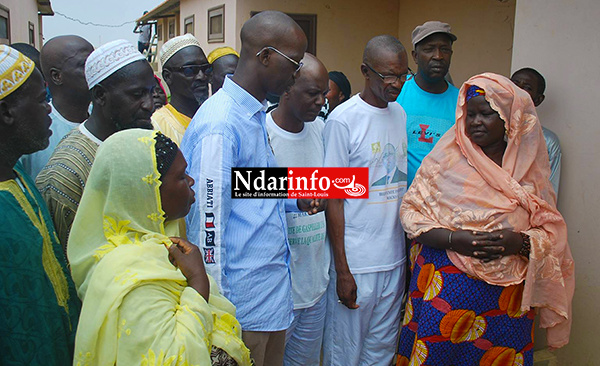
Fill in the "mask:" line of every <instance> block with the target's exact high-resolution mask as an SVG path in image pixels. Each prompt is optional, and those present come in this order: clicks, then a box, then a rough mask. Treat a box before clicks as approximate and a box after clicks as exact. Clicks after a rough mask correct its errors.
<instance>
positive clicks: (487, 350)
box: [396, 242, 535, 366]
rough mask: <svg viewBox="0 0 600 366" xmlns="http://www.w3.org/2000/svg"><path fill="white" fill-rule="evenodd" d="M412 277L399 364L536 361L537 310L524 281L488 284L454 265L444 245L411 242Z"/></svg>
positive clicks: (495, 365)
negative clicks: (524, 308) (527, 306)
mask: <svg viewBox="0 0 600 366" xmlns="http://www.w3.org/2000/svg"><path fill="white" fill-rule="evenodd" d="M410 260H411V270H412V278H411V282H410V286H409V291H408V302H407V304H406V312H405V316H404V321H403V323H402V330H401V332H400V342H399V346H398V353H399V354H398V357H397V361H396V366H400V365H401V366H407V365H410V366H419V365H427V366H450V365H452V366H513V365H514V366H524V365H528V366H530V365H532V364H533V320H534V317H535V310H533V309H532V310H530V311H528V312H521V311H520V306H521V298H522V295H523V284H522V283H521V284H519V285H514V286H509V287H502V286H494V285H490V284H488V283H486V282H484V281H481V280H478V279H476V278H473V277H471V276H468V275H466V274H465V273H463V272H461V271H460V270H459V269H458V268H456V267H455V266H454V265H453V264H452V262H451V261H450V259H448V256H447V255H446V251H445V250H439V249H434V248H430V247H427V246H424V245H422V244H420V243H416V242H413V243H412V246H411V250H410Z"/></svg>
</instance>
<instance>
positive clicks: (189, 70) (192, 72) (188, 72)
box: [169, 64, 212, 78]
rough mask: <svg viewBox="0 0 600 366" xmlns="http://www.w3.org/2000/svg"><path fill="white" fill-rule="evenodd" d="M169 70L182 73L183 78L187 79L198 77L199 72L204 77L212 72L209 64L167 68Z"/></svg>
mask: <svg viewBox="0 0 600 366" xmlns="http://www.w3.org/2000/svg"><path fill="white" fill-rule="evenodd" d="M169 69H170V70H173V71H178V72H180V73H182V74H183V76H185V77H188V78H189V77H192V76H196V75H198V73H199V72H200V71H202V73H203V74H204V75H209V74H210V73H211V72H212V65H211V64H202V65H184V66H180V67H173V68H169Z"/></svg>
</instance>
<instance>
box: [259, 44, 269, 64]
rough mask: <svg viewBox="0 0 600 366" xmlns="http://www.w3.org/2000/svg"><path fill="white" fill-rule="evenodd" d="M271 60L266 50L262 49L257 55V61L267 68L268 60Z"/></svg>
mask: <svg viewBox="0 0 600 366" xmlns="http://www.w3.org/2000/svg"><path fill="white" fill-rule="evenodd" d="M270 59H271V53H270V52H269V49H268V48H263V49H262V50H261V51H260V53H259V54H258V61H259V62H260V63H261V64H263V65H265V66H269V60H270Z"/></svg>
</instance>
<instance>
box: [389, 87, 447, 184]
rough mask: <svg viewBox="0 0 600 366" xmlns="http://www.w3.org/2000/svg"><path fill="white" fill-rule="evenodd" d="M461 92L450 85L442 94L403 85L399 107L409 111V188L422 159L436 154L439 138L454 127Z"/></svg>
mask: <svg viewBox="0 0 600 366" xmlns="http://www.w3.org/2000/svg"><path fill="white" fill-rule="evenodd" d="M457 101H458V89H457V88H456V87H455V86H453V85H450V84H448V89H446V91H445V92H443V93H442V94H433V93H428V92H426V91H424V90H423V89H421V88H420V87H419V86H418V85H417V83H416V82H415V79H414V78H412V79H410V80H408V81H407V82H406V83H404V86H403V87H402V92H400V96H398V103H400V105H401V106H402V107H403V108H404V110H405V111H406V116H407V121H406V134H407V137H408V185H409V186H410V184H411V183H412V181H413V179H414V178H415V174H416V173H417V170H418V169H419V167H420V166H421V162H422V161H423V158H425V156H427V154H429V153H430V152H431V150H433V147H434V146H435V144H437V142H438V141H439V140H440V138H441V137H442V136H443V135H444V134H445V133H446V131H448V130H449V129H450V127H452V126H454V123H455V121H456V103H457Z"/></svg>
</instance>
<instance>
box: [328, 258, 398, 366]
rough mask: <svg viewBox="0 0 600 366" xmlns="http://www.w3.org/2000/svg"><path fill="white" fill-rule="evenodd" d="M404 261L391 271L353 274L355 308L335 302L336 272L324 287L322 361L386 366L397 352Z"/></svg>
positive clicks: (335, 363) (337, 363)
mask: <svg viewBox="0 0 600 366" xmlns="http://www.w3.org/2000/svg"><path fill="white" fill-rule="evenodd" d="M404 266H405V264H402V265H400V266H399V267H396V268H394V269H392V270H390V271H385V272H375V273H365V274H355V275H354V280H355V281H356V286H357V288H358V291H357V300H356V303H357V304H358V305H359V306H360V307H359V308H358V309H354V310H351V309H348V308H347V307H346V306H344V305H343V304H340V303H338V296H337V291H336V279H337V275H336V273H335V272H334V271H333V270H332V271H331V280H330V282H329V287H328V289H327V295H328V296H327V316H326V320H325V338H324V342H323V365H324V366H330V365H340V366H359V365H360V366H365V365H377V366H389V365H390V364H391V363H392V359H393V357H394V355H395V353H396V348H397V342H398V332H399V329H400V308H401V306H402V297H403V296H404V291H405V289H404V286H405V276H406V270H405V267H404Z"/></svg>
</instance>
